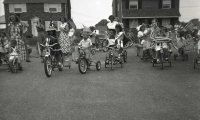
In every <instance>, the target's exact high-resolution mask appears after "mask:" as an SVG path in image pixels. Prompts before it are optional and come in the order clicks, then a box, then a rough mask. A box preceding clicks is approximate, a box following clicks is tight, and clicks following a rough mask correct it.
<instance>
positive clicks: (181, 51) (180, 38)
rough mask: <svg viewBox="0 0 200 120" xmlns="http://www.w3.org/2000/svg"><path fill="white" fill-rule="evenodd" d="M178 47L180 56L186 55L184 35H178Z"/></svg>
mask: <svg viewBox="0 0 200 120" xmlns="http://www.w3.org/2000/svg"><path fill="white" fill-rule="evenodd" d="M176 39H177V47H178V56H180V55H182V54H184V47H185V45H186V43H185V38H184V36H183V35H182V34H180V33H179V34H178V35H177V38H176Z"/></svg>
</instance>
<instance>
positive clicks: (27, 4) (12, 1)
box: [4, 0, 71, 36]
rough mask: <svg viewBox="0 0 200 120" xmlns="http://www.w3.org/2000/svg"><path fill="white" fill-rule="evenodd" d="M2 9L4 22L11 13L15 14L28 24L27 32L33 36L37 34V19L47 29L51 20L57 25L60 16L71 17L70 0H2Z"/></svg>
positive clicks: (7, 20)
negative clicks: (3, 10)
mask: <svg viewBox="0 0 200 120" xmlns="http://www.w3.org/2000/svg"><path fill="white" fill-rule="evenodd" d="M4 9H5V19H6V24H8V23H9V16H10V15H11V14H13V13H14V14H17V15H18V16H19V17H20V20H21V21H22V22H25V23H27V24H28V25H29V29H28V32H29V33H30V34H32V35H33V36H37V35H38V33H37V29H36V25H37V23H38V20H39V19H41V21H42V23H43V24H44V25H45V29H46V30H48V29H49V24H50V21H51V20H52V21H54V22H55V23H56V24H57V26H59V24H60V22H59V19H60V18H61V17H66V18H71V3H70V0H4ZM57 30H58V31H59V28H57Z"/></svg>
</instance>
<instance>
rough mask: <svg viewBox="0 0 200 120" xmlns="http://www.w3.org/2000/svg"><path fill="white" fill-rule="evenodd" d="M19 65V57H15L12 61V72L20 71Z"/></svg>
mask: <svg viewBox="0 0 200 120" xmlns="http://www.w3.org/2000/svg"><path fill="white" fill-rule="evenodd" d="M18 65H19V64H18V61H17V59H14V60H13V61H12V62H11V63H10V67H11V72H12V73H17V72H18V68H19V66H18Z"/></svg>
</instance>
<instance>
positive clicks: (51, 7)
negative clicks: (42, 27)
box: [44, 4, 62, 13]
mask: <svg viewBox="0 0 200 120" xmlns="http://www.w3.org/2000/svg"><path fill="white" fill-rule="evenodd" d="M44 12H50V13H57V12H62V10H61V4H44Z"/></svg>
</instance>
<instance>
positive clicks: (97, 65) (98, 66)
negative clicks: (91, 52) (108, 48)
mask: <svg viewBox="0 0 200 120" xmlns="http://www.w3.org/2000/svg"><path fill="white" fill-rule="evenodd" d="M96 69H97V70H98V71H100V70H101V62H100V61H97V63H96Z"/></svg>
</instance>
